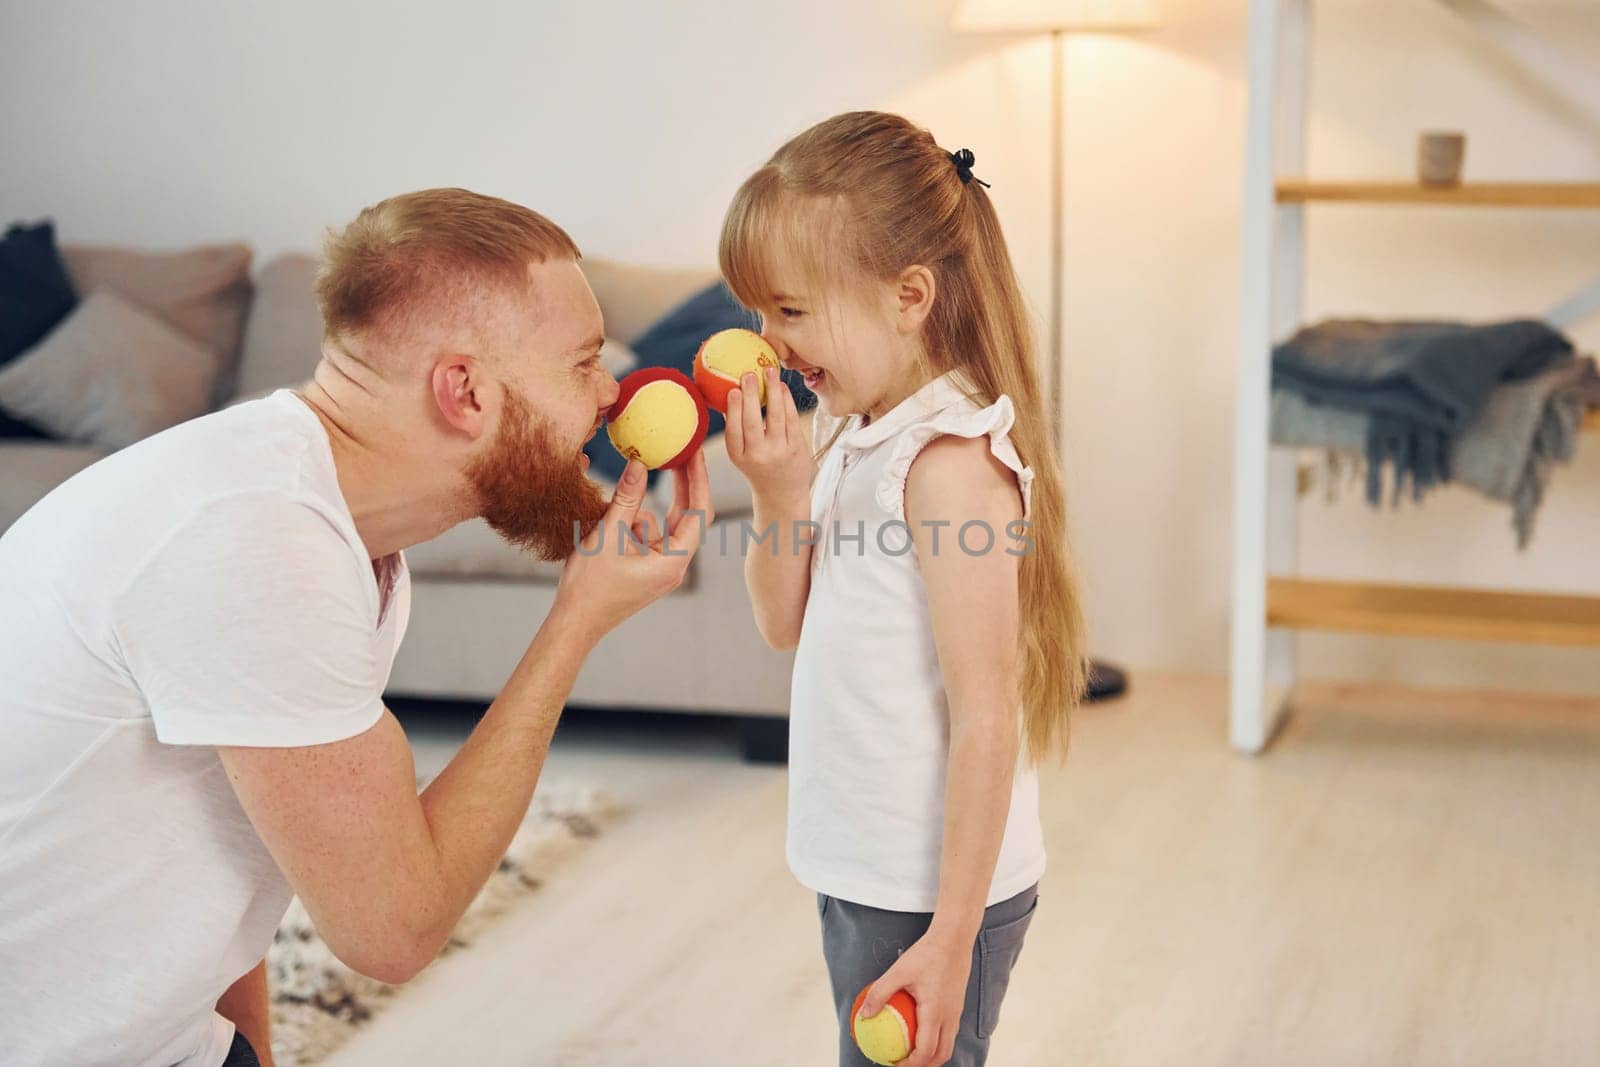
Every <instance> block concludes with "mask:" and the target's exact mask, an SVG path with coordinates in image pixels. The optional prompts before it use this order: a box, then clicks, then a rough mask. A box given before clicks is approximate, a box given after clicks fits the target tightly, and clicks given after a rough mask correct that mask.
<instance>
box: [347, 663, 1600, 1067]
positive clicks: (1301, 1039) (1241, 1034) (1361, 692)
mask: <svg viewBox="0 0 1600 1067" xmlns="http://www.w3.org/2000/svg"><path fill="white" fill-rule="evenodd" d="M1134 683H1135V689H1134V692H1133V695H1132V696H1130V697H1129V698H1128V699H1126V700H1125V701H1123V702H1121V703H1118V704H1113V705H1107V706H1101V707H1092V708H1089V709H1086V710H1085V711H1084V712H1083V713H1082V714H1081V716H1080V718H1079V720H1078V724H1077V728H1076V738H1075V747H1074V750H1073V754H1072V758H1071V760H1070V761H1069V765H1068V768H1067V769H1066V770H1065V771H1060V772H1052V773H1048V774H1046V775H1045V776H1044V780H1043V793H1044V798H1043V799H1044V812H1045V819H1046V836H1047V839H1048V842H1049V845H1050V849H1051V868H1050V873H1049V874H1048V875H1047V876H1046V880H1045V882H1044V884H1043V886H1042V890H1041V904H1040V910H1039V913H1038V917H1037V920H1036V921H1035V923H1034V925H1033V928H1032V932H1031V935H1030V938H1029V942H1028V945H1027V947H1026V949H1025V951H1024V953H1023V956H1022V960H1021V962H1020V964H1019V965H1018V968H1017V971H1016V974H1015V977H1014V980H1013V984H1012V992H1011V995H1010V997H1009V998H1008V1000H1007V1002H1006V1007H1005V1013H1004V1016H1003V1020H1002V1024H1001V1028H1000V1031H999V1033H998V1034H997V1036H996V1039H995V1044H994V1053H993V1056H992V1059H991V1062H992V1063H993V1064H994V1065H995V1067H1033V1065H1039V1067H1046V1065H1048V1067H1057V1065H1069V1064H1070V1065H1102V1064H1103V1065H1124V1064H1126V1065H1144V1064H1151V1065H1157V1064H1159V1065H1183V1067H1190V1065H1218V1067H1221V1065H1228V1067H1235V1065H1257V1064H1259V1065H1286V1064H1294V1065H1319V1064H1340V1065H1343V1064H1361V1065H1369V1064H1397V1065H1398V1064H1407V1065H1412V1064H1416V1065H1428V1067H1433V1065H1446V1064H1471V1065H1480V1064H1482V1065H1502V1064H1507V1065H1509V1064H1516V1065H1529V1064H1550V1065H1561V1067H1572V1065H1578V1064H1595V1063H1600V701H1584V700H1573V699H1562V698H1550V697H1532V698H1518V697H1511V696H1505V695H1501V696H1486V695H1473V694H1466V695H1462V694H1454V695H1429V694H1420V693H1412V692H1405V691H1397V690H1393V689H1389V690H1377V691H1375V690H1371V689H1350V690H1340V689H1335V688H1318V689H1312V690H1310V691H1308V692H1306V693H1305V694H1304V695H1303V698H1302V705H1301V708H1300V710H1299V711H1298V712H1297V713H1296V714H1295V716H1294V717H1293V719H1292V720H1291V721H1290V723H1289V725H1288V727H1287V729H1286V730H1285V732H1284V733H1283V734H1282V736H1281V737H1280V738H1279V740H1278V741H1277V742H1276V743H1275V745H1274V747H1273V748H1272V749H1271V751H1270V752H1269V753H1268V754H1267V755H1266V756H1264V757H1260V758H1256V759H1251V758H1248V757H1243V756H1238V755H1235V754H1233V753H1232V752H1230V751H1229V750H1228V748H1227V746H1226V744H1225V740H1224V712H1223V700H1224V691H1223V686H1222V684H1221V682H1219V681H1217V680H1214V679H1205V678H1162V677H1153V676H1148V675H1144V676H1139V677H1136V678H1135V679H1134ZM408 728H410V729H412V730H413V732H414V736H415V737H416V739H417V743H418V745H419V763H421V764H423V765H424V766H425V769H426V766H428V765H437V763H438V762H439V761H441V760H442V759H444V758H446V757H447V755H448V752H449V750H450V747H451V745H452V744H453V741H454V739H455V736H456V734H457V733H458V732H459V731H458V729H457V728H455V727H451V726H448V725H445V726H441V725H440V724H439V723H438V722H430V723H426V724H423V725H422V726H420V727H418V726H410V727H408ZM547 780H548V781H556V780H581V781H585V782H590V783H595V784H600V785H603V786H605V787H606V788H608V789H609V790H610V791H611V792H613V793H614V794H616V795H618V796H619V797H621V798H623V799H624V800H626V801H627V802H628V803H630V804H632V805H633V806H634V809H635V810H634V811H633V813H632V815H631V816H630V817H629V818H628V820H627V821H626V822H624V823H623V824H622V825H621V826H619V827H618V828H616V829H614V830H612V831H610V832H609V833H608V834H607V835H606V836H605V837H604V838H603V839H601V840H600V841H599V842H598V843H597V844H596V845H595V847H594V848H593V849H592V850H591V851H590V852H589V853H588V854H586V855H585V856H583V857H582V858H581V859H579V860H578V861H577V862H575V863H573V864H572V865H570V866H568V867H566V868H563V869H562V870H561V871H560V872H559V874H558V875H557V876H556V877H554V878H552V879H551V880H550V882H549V883H548V884H547V885H546V886H545V887H544V888H543V889H541V890H540V891H539V893H538V895H537V897H536V898H535V899H533V900H531V901H530V902H529V903H528V904H526V905H525V906H524V907H523V908H522V909H521V910H520V911H518V912H516V913H513V914H512V915H510V916H508V917H507V918H506V919H505V920H504V922H503V923H502V925H500V926H498V927H497V928H496V932H495V934H494V936H493V938H492V939H491V941H490V943H486V944H483V945H480V946H479V947H477V948H474V949H473V950H471V951H469V952H465V953H460V954H457V955H455V956H453V957H450V958H448V959H446V960H444V961H442V962H441V963H440V964H439V965H438V966H437V967H435V968H434V969H433V970H431V971H429V972H428V973H427V974H425V975H424V976H423V977H422V978H420V979H418V981H417V982H416V983H414V986H413V988H411V989H408V990H407V991H406V992H405V995H404V997H403V999H402V1000H400V1001H398V1002H397V1003H396V1004H395V1006H394V1007H393V1008H391V1009H390V1010H389V1011H388V1013H386V1014H385V1015H384V1016H383V1017H382V1018H381V1019H380V1020H379V1021H378V1022H377V1023H376V1024H375V1025H374V1026H372V1027H371V1028H370V1029H368V1030H367V1031H365V1032H364V1033H362V1034H361V1035H360V1036H359V1037H358V1038H357V1039H356V1040H355V1041H353V1042H352V1043H351V1044H350V1045H348V1046H346V1047H345V1049H343V1050H342V1051H341V1052H340V1053H339V1054H337V1055H336V1056H335V1057H334V1059H333V1060H331V1061H330V1067H377V1065H380V1064H382V1065H390V1064H444V1063H470V1064H479V1065H483V1067H490V1065H496V1067H498V1065H502V1064H513V1065H527V1067H534V1065H538V1067H545V1065H568V1064H572V1065H576V1064H602V1063H603V1064H607V1065H621V1067H632V1065H646V1064H648V1065H652V1067H720V1065H730V1067H732V1065H774V1067H777V1065H800V1067H810V1065H819V1067H822V1065H828V1064H829V1063H830V1062H831V1061H830V1055H831V1050H832V1048H833V1042H834V1037H833V1034H832V1031H831V1025H832V1019H831V1011H830V1006H829V1001H828V997H827V992H826V989H827V984H826V979H825V976H824V970H823V965H822V960H821V956H820V953H819V949H818V935H817V929H816V911H815V905H814V901H813V898H812V897H811V896H810V895H809V894H808V893H807V892H806V891H804V890H803V889H801V888H799V887H798V886H797V885H796V884H795V883H794V881H793V880H792V879H791V877H790V876H789V874H788V872H787V870H786V868H785V867H784V862H783V813H784V778H783V772H782V771H781V770H773V769H764V768H752V767H747V766H744V765H742V764H741V763H740V762H739V761H738V758H737V753H736V752H735V750H734V748H733V745H732V742H731V739H730V738H728V737H726V736H725V735H724V734H720V733H717V732H715V731H707V730H698V731H696V730H689V731H683V730H675V729H671V728H664V727H650V726H648V725H646V726H639V725H631V726H628V727H626V728H619V729H615V730H608V729H605V728H601V727H597V726H593V725H591V726H585V727H583V728H581V729H577V730H574V731H571V732H570V733H569V734H568V735H567V736H564V737H561V738H558V743H557V746H556V750H555V752H554V753H553V755H552V759H551V763H550V766H549V768H548V771H547Z"/></svg>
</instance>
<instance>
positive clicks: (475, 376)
mask: <svg viewBox="0 0 1600 1067" xmlns="http://www.w3.org/2000/svg"><path fill="white" fill-rule="evenodd" d="M430 384H431V385H432V387H433V402H434V405H435V406H436V407H438V409H439V416H440V418H442V419H444V421H445V424H446V425H448V426H450V427H451V428H452V429H455V430H458V431H460V432H461V433H463V434H466V435H467V436H468V437H470V438H473V439H474V440H476V439H477V438H478V437H480V436H482V435H483V433H484V430H485V428H486V427H487V425H488V417H489V416H488V410H487V400H488V397H487V395H486V394H485V388H486V387H487V386H488V376H487V375H486V374H485V373H484V370H483V365H482V364H480V363H479V362H478V361H477V360H475V359H473V358H472V357H471V356H469V355H466V354H465V353H451V354H450V355H447V356H444V357H442V358H440V359H439V361H438V362H436V363H435V364H434V365H433V375H432V378H431V379H430Z"/></svg>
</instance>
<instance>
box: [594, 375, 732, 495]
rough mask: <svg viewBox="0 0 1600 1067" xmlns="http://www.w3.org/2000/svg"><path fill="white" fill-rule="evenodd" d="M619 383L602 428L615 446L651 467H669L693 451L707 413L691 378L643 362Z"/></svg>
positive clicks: (703, 430)
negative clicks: (641, 367)
mask: <svg viewBox="0 0 1600 1067" xmlns="http://www.w3.org/2000/svg"><path fill="white" fill-rule="evenodd" d="M617 387H618V389H619V390H620V392H619V393H618V395H617V402H616V403H615V404H612V405H611V410H610V411H608V412H606V433H607V434H608V435H609V436H610V437H611V443H612V444H613V445H616V446H617V451H618V452H620V453H622V454H623V455H624V456H626V457H628V458H629V459H637V460H639V461H640V462H641V463H643V464H644V465H645V466H646V467H649V468H650V469H651V470H671V469H673V468H675V467H680V466H682V465H683V464H684V463H687V462H688V461H689V459H690V458H691V457H693V456H694V453H695V450H696V449H698V448H699V447H700V445H701V443H702V442H703V441H705V439H706V430H707V429H708V428H709V427H710V423H711V416H710V414H709V413H708V412H707V411H706V400H705V397H703V396H701V395H700V390H699V389H697V388H695V384H694V383H693V382H691V381H690V380H689V379H688V378H687V377H686V376H685V375H683V374H680V373H679V372H677V371H675V370H672V369H670V368H667V367H646V368H645V369H643V370H636V371H634V372H633V373H632V374H630V375H628V376H627V377H625V378H623V379H622V381H620V382H618V383H617Z"/></svg>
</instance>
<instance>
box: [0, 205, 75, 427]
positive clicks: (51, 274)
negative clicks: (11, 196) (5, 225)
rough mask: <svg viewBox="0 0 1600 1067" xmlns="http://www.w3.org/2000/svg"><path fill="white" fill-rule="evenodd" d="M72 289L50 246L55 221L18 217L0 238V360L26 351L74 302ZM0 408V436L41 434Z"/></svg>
mask: <svg viewBox="0 0 1600 1067" xmlns="http://www.w3.org/2000/svg"><path fill="white" fill-rule="evenodd" d="M77 303H78V294H77V293H76V292H74V291H73V288H72V280H71V279H70V278H68V277H67V269H66V267H65V266H63V265H62V263H61V255H60V253H59V252H57V251H56V231H55V225H54V224H53V223H50V222H41V223H39V224H38V225H36V226H23V225H21V224H20V223H19V224H17V225H15V226H12V227H11V229H9V230H7V231H6V235H5V237H4V238H0V366H3V365H4V364H6V363H8V362H10V361H11V360H13V359H15V358H16V357H17V356H20V355H21V354H22V353H24V352H26V351H27V350H28V349H30V348H32V347H33V346H34V345H36V344H38V343H39V341H40V340H42V339H43V338H44V335H45V334H47V333H49V332H50V331H51V330H52V329H54V328H55V326H56V324H57V323H59V322H60V321H61V320H62V319H64V318H66V317H67V315H68V314H70V313H71V311H72V309H73V308H74V307H76V306H77ZM47 436H49V435H48V434H46V433H44V432H43V431H41V430H40V429H38V428H37V427H35V426H33V425H32V424H31V423H27V422H24V421H22V420H20V419H16V418H13V417H12V416H10V415H7V414H6V413H5V412H3V411H0V437H47Z"/></svg>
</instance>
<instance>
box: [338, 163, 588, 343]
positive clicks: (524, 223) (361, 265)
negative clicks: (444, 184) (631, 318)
mask: <svg viewBox="0 0 1600 1067" xmlns="http://www.w3.org/2000/svg"><path fill="white" fill-rule="evenodd" d="M555 258H563V259H574V260H576V259H578V258H579V253H578V246H577V245H576V244H574V243H573V241H572V238H571V237H569V236H567V233H566V231H564V230H563V229H562V228H561V227H559V226H557V225H556V224H555V223H553V222H551V221H550V220H549V219H547V218H545V217H544V216H543V215H541V214H539V213H538V212H536V211H531V210H529V209H528V208H525V207H523V206H522V205H521V204H513V203H512V202H511V201H509V200H501V199H499V198H498V197H493V196H484V195H482V194H480V193H474V192H470V191H469V190H466V189H423V190H421V191H420V192H415V193H405V194H403V195H401V196H392V197H390V198H389V199H387V200H383V201H380V202H379V203H376V204H373V205H372V206H371V207H368V208H365V209H363V210H362V212H361V214H359V215H357V216H356V218H355V221H353V222H351V223H350V224H349V225H348V226H346V227H345V228H344V229H343V230H341V231H338V232H333V231H329V233H328V236H327V239H326V241H325V242H324V244H323V265H322V269H321V271H320V272H319V273H318V275H317V300H318V302H319V303H320V304H321V305H322V321H323V325H324V328H325V329H326V331H327V335H328V336H329V337H330V338H343V337H348V336H352V335H358V334H367V335H377V336H380V337H388V338H393V337H396V336H401V335H403V334H404V333H405V332H406V331H407V330H408V328H409V327H410V326H411V325H412V322H413V321H414V318H415V316H417V315H419V314H422V315H427V316H430V317H436V316H449V315H453V314H459V313H461V312H464V311H467V310H469V308H468V307H467V306H466V305H467V304H469V303H470V302H471V301H472V300H474V299H476V298H477V297H479V296H481V294H482V293H483V292H484V291H485V290H487V289H493V288H503V287H509V288H513V289H514V290H515V291H519V292H520V291H526V288H527V285H528V273H527V271H528V265H529V264H530V263H543V262H545V261H547V260H550V259H555Z"/></svg>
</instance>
